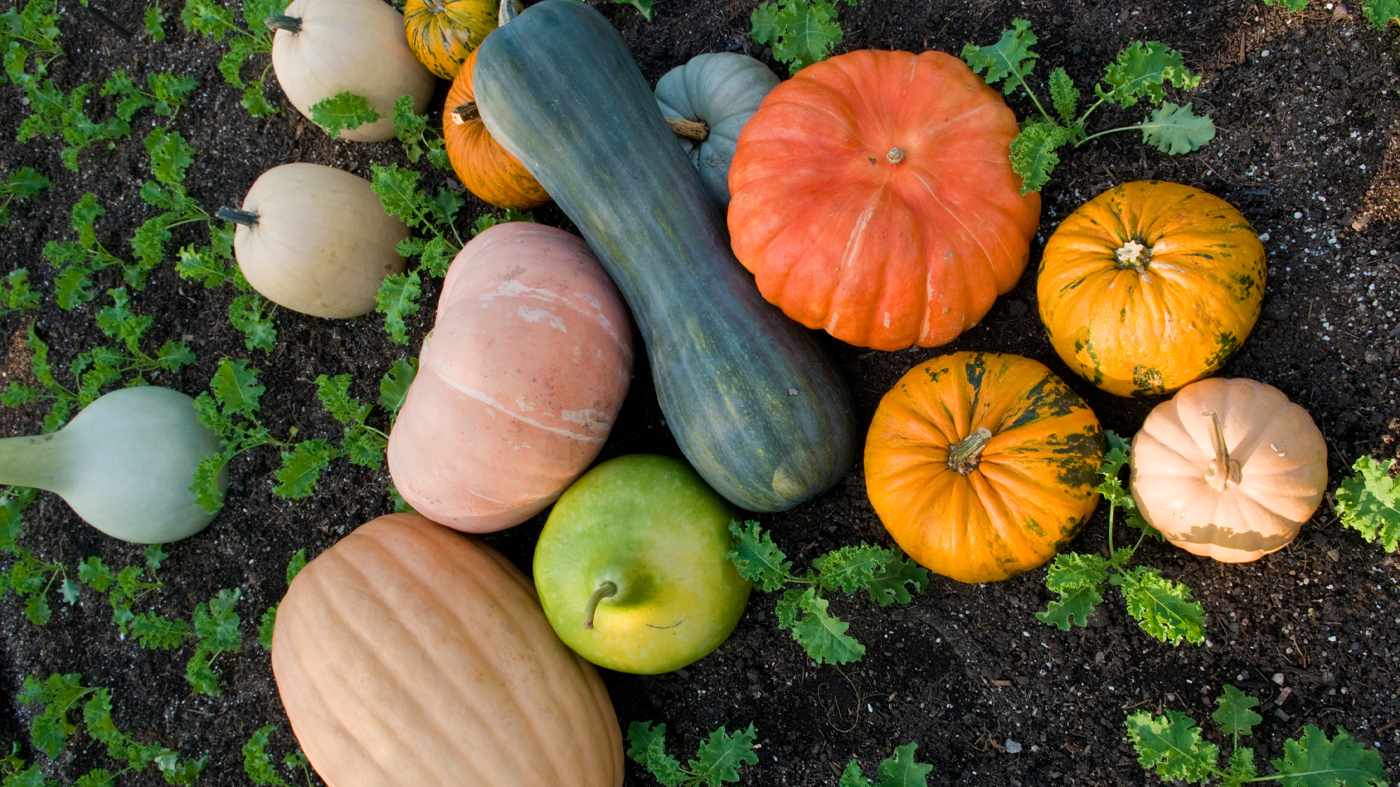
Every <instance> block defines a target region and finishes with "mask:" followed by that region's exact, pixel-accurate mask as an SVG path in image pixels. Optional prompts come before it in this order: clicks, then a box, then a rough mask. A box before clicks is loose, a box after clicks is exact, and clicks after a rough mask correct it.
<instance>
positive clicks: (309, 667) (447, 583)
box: [272, 514, 623, 787]
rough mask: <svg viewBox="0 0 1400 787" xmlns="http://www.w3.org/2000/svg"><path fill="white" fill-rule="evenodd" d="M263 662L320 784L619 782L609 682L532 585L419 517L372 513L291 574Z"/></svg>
mask: <svg viewBox="0 0 1400 787" xmlns="http://www.w3.org/2000/svg"><path fill="white" fill-rule="evenodd" d="M272 672H273V676H274V677H275V678H276V680H277V691H278V693H279V694H280V695H281V698H282V704H283V706H284V707H285V708H286V710H287V718H288V720H289V721H290V722H291V725H292V731H293V732H294V733H295V734H296V736H297V741H298V742H299V743H300V745H301V747H302V750H303V751H305V752H306V756H307V759H308V760H310V761H311V765H312V767H314V768H315V769H316V772H317V773H319V774H320V775H321V778H322V779H323V780H325V782H326V784H327V785H330V786H331V787H371V786H373V787H458V786H459V785H466V784H479V785H491V787H557V785H563V784H569V785H576V786H577V787H621V785H622V775H623V756H622V755H623V752H622V734H621V730H620V729H619V727H618V721H617V716H616V714H615V713H614V711H613V707H612V702H611V700H610V699H609V698H608V692H607V688H606V687H604V685H603V682H602V680H601V679H600V678H599V677H598V672H597V670H596V669H594V667H593V665H592V664H589V663H588V662H586V661H584V660H583V659H582V658H581V657H579V656H578V655H576V654H575V653H574V652H573V651H571V650H569V649H568V648H567V647H566V646H565V645H564V643H562V642H560V641H559V638H558V637H557V636H556V635H555V634H554V630H553V629H551V628H550V627H549V621H548V620H546V619H545V616H544V611H543V610H542V609H541V608H540V605H539V601H538V599H537V597H536V595H535V588H534V586H533V585H532V584H531V583H530V580H529V579H527V578H526V577H525V576H524V575H523V574H521V573H520V571H519V570H518V569H516V568H515V566H513V565H512V564H511V563H510V561H508V560H506V558H505V557H503V556H502V555H501V554H500V553H498V552H496V551H495V550H494V549H492V548H491V547H490V546H488V545H486V544H485V543H483V542H481V541H478V540H476V539H474V538H472V537H470V536H464V535H462V534H460V533H457V532H455V531H453V530H449V529H448V528H445V527H442V526H440V525H436V524H433V523H432V522H429V521H428V520H426V519H424V518H423V517H421V516H417V515H414V514H390V515H389V516H383V517H380V518H378V519H376V520H374V521H372V522H369V523H368V524H365V525H363V526H361V527H360V528H359V529H357V530H355V532H353V533H351V534H350V535H349V536H347V537H346V538H344V539H342V540H341V541H340V542H339V543H338V544H336V545H335V546H333V547H331V548H330V549H328V550H326V551H325V552H324V553H322V554H321V555H320V556H319V557H317V558H316V559H315V560H313V561H311V562H310V563H309V564H308V565H307V566H306V568H304V569H302V571H301V573H299V574H297V577H296V579H295V580H293V581H292V585H291V587H290V588H288V590H287V595H286V597H285V598H283V600H282V603H281V605H280V606H279V607H278V610H277V625H276V627H275V629H274V631H273V635H272Z"/></svg>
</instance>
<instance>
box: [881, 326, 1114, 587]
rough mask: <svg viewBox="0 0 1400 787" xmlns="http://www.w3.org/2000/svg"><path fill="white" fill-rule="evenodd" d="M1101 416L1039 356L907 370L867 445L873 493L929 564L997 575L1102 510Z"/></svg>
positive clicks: (900, 535)
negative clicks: (1099, 485) (1099, 491)
mask: <svg viewBox="0 0 1400 787" xmlns="http://www.w3.org/2000/svg"><path fill="white" fill-rule="evenodd" d="M1103 452H1104V439H1103V433H1102V431H1101V430H1100V429H1099V421H1098V418H1096V417H1095V416H1094V413H1093V411H1092V410H1090V409H1089V408H1088V406H1087V405H1085V404H1084V401H1083V400H1082V399H1080V398H1079V397H1078V396H1077V395H1076V394H1075V393H1074V391H1071V390H1070V389H1069V386H1067V385H1065V384H1064V382H1063V381H1062V380H1060V378H1058V377H1056V376H1055V375H1054V374H1053V373H1052V372H1051V371H1050V370H1049V369H1047V368H1045V366H1044V365H1043V364H1041V363H1039V362H1038V361H1033V360H1031V359H1029V358H1022V357H1020V356H1017V355H1001V354H993V353H973V352H960V353H954V354H952V355H944V356H941V357H939V358H934V359H933V360H931V361H928V362H926V363H923V364H921V365H919V366H916V367H914V368H913V369H911V370H909V372H908V373H907V374H905V375H904V376H903V377H902V378H900V380H899V382H898V383H895V386H894V388H892V389H890V391H889V392H888V393H886V394H885V396H884V398H883V399H881V400H880V405H879V407H877V408H876V409H875V418H874V420H873V421H872V422H871V424H870V432H869V434H868V435H867V436H866V440H865V488H866V492H867V494H869V496H870V502H871V504H872V505H873V506H874V508H875V513H876V514H878V515H879V517H880V521H881V522H883V523H884V525H885V529H886V530H888V531H889V532H890V535H891V536H893V537H894V540H895V541H896V542H898V544H899V546H900V547H901V548H902V549H903V550H904V551H905V552H907V553H909V556H910V557H912V558H914V560H916V561H918V563H919V564H920V565H922V566H924V567H925V568H928V569H930V570H931V571H934V572H937V573H939V574H942V575H943V576H946V577H951V578H952V579H956V580H958V581H960V582H994V581H997V580H1002V579H1006V578H1008V577H1011V576H1014V575H1016V574H1019V573H1021V572H1022V571H1028V570H1030V569H1032V568H1035V567H1036V566H1039V565H1041V564H1042V563H1044V562H1045V561H1047V560H1049V559H1050V558H1051V557H1052V556H1054V554H1055V553H1056V552H1057V551H1058V550H1059V548H1060V547H1061V546H1062V545H1063V544H1065V543H1067V542H1068V541H1069V540H1070V539H1071V538H1073V537H1074V535H1075V533H1077V532H1078V531H1079V527H1080V525H1081V524H1083V523H1084V520H1085V519H1087V518H1088V517H1089V514H1091V513H1093V511H1094V506H1095V505H1096V504H1097V503H1098V499H1099V496H1098V494H1097V493H1096V492H1095V491H1094V488H1095V486H1096V484H1097V480H1098V478H1097V476H1096V473H1097V471H1098V468H1099V465H1100V464H1102V462H1103Z"/></svg>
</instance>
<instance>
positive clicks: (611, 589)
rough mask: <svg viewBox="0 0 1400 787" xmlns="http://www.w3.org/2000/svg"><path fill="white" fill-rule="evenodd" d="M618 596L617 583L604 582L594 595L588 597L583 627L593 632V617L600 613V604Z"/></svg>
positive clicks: (584, 609)
mask: <svg viewBox="0 0 1400 787" xmlns="http://www.w3.org/2000/svg"><path fill="white" fill-rule="evenodd" d="M616 595H617V583H616V582H613V581H612V580H610V579H609V580H604V581H603V583H602V584H601V585H599V586H598V589H597V590H594V591H593V595H591V596H589V597H588V604H587V606H585V607H584V608H583V627H584V628H585V629H588V630H589V631H592V630H593V615H594V614H595V613H597V611H598V602H600V601H602V600H603V599H605V598H612V597H613V596H616Z"/></svg>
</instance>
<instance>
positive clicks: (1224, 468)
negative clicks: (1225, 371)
mask: <svg viewBox="0 0 1400 787" xmlns="http://www.w3.org/2000/svg"><path fill="white" fill-rule="evenodd" d="M1201 415H1202V416H1204V417H1206V418H1209V419H1210V442H1211V445H1212V446H1213V447H1214V448H1215V458H1214V459H1212V460H1210V464H1208V465H1206V483H1207V484H1210V488H1211V489H1214V490H1215V491H1217V492H1224V491H1225V490H1226V489H1229V488H1230V487H1231V486H1239V483H1240V463H1239V462H1237V461H1236V460H1234V459H1231V458H1230V449H1229V447H1228V446H1226V445H1225V427H1224V426H1222V425H1221V424H1220V416H1219V415H1217V414H1216V412H1215V411H1214V410H1207V411H1205V412H1204V413H1201Z"/></svg>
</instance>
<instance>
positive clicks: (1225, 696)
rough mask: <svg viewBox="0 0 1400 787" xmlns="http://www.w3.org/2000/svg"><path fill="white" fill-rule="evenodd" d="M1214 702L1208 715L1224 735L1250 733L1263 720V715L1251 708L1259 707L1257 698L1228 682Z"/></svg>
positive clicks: (1236, 735)
mask: <svg viewBox="0 0 1400 787" xmlns="http://www.w3.org/2000/svg"><path fill="white" fill-rule="evenodd" d="M1215 702H1216V705H1217V707H1216V709H1215V712H1214V713H1212V714H1211V715H1210V717H1211V718H1212V719H1215V723H1216V724H1219V725H1220V731H1221V732H1223V733H1225V734H1226V735H1230V736H1235V737H1236V738H1238V736H1240V735H1250V734H1252V733H1253V732H1254V725H1256V724H1259V723H1260V722H1262V721H1264V717H1263V716H1260V715H1259V714H1257V713H1255V712H1254V711H1253V710H1251V709H1252V708H1257V707H1259V700H1257V699H1255V698H1254V697H1252V696H1250V695H1249V694H1245V693H1244V692H1242V691H1240V690H1239V689H1237V688H1235V687H1234V686H1231V685H1230V684H1228V683H1227V684H1225V686H1224V690H1223V691H1222V692H1221V694H1220V697H1219V698H1218V699H1216V701H1215Z"/></svg>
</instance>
